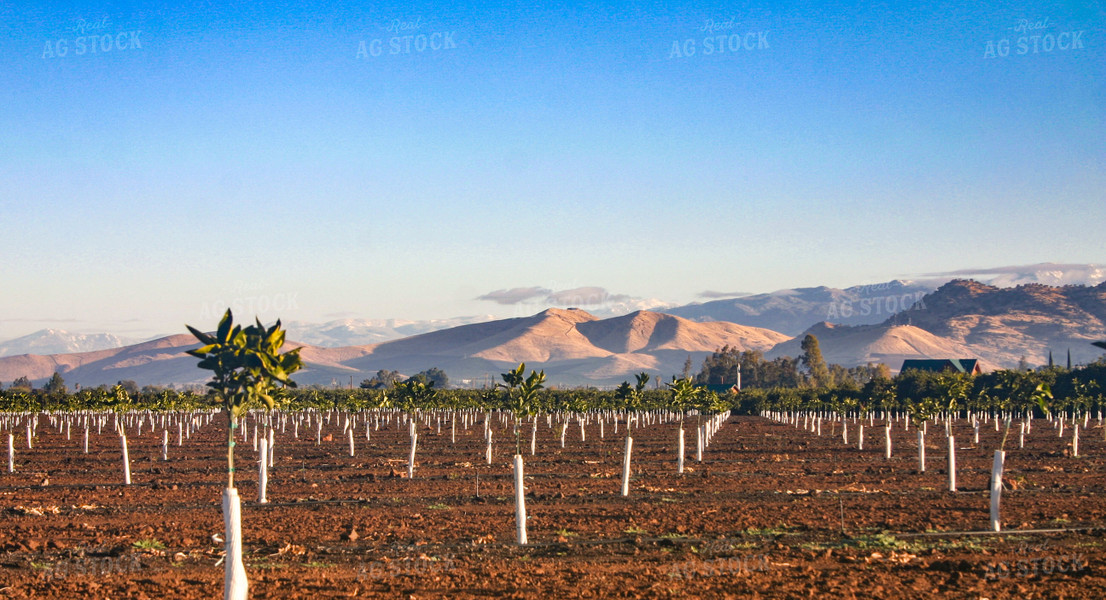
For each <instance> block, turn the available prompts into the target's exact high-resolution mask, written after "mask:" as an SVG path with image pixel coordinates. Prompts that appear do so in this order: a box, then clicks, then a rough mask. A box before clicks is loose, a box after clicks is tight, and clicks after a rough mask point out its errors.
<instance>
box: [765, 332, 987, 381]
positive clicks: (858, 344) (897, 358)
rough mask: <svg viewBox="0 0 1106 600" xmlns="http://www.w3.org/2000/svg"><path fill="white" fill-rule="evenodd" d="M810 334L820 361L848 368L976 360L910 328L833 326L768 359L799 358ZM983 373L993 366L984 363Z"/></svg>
mask: <svg viewBox="0 0 1106 600" xmlns="http://www.w3.org/2000/svg"><path fill="white" fill-rule="evenodd" d="M807 334H812V335H814V336H815V337H816V338H818V345H819V347H820V348H821V350H822V357H823V358H825V360H826V362H827V363H831V364H839V365H844V366H848V367H853V366H857V365H865V364H868V363H873V364H877V363H883V364H886V365H887V366H888V367H890V368H891V370H892V371H894V372H898V370H899V368H900V367H902V362H903V361H904V360H906V359H908V358H976V357H977V356H978V355H977V353H976V350H975V349H973V348H970V347H968V346H966V345H964V344H961V343H958V342H954V341H951V340H948V339H945V338H942V337H939V336H936V335H933V334H932V333H930V332H928V331H926V330H924V329H921V328H920V327H914V326H911V325H858V326H853V327H850V326H847V325H834V324H832V323H819V324H817V325H815V326H813V327H811V328H810V329H808V330H806V331H805V332H803V333H802V334H800V335H799V336H797V337H795V338H794V339H791V340H788V341H786V342H784V343H782V344H779V345H778V346H776V347H775V348H772V350H771V351H770V352H769V353H768V354H767V358H776V357H778V356H791V357H795V356H799V355H801V354H802V349H801V348H800V344H801V343H802V339H803V338H804V337H805V336H806V335H807ZM980 366H981V367H983V369H984V370H990V369H994V368H995V365H993V364H991V363H989V362H987V361H983V363H982V364H981V365H980Z"/></svg>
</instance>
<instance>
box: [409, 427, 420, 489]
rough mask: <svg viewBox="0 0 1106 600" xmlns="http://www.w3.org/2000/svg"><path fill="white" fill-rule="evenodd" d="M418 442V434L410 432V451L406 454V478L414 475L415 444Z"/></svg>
mask: <svg viewBox="0 0 1106 600" xmlns="http://www.w3.org/2000/svg"><path fill="white" fill-rule="evenodd" d="M418 443H419V434H417V433H412V434H411V453H410V454H409V455H407V478H408V479H411V478H413V477H414V476H415V446H416V445H417V444H418Z"/></svg>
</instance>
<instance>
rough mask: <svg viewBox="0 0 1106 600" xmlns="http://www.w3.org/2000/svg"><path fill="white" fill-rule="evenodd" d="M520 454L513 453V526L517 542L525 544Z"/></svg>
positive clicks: (524, 513)
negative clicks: (515, 530)
mask: <svg viewBox="0 0 1106 600" xmlns="http://www.w3.org/2000/svg"><path fill="white" fill-rule="evenodd" d="M523 485H524V481H523V476H522V455H521V454H516V455H515V527H516V529H517V533H518V536H517V537H518V544H519V545H520V546H525V545H526V491H525V489H524V487H523Z"/></svg>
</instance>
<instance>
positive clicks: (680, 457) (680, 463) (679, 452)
mask: <svg viewBox="0 0 1106 600" xmlns="http://www.w3.org/2000/svg"><path fill="white" fill-rule="evenodd" d="M676 472H677V473H683V472H684V428H683V427H680V441H679V443H678V444H677V446H676Z"/></svg>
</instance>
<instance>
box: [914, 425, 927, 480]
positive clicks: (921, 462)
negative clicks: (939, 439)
mask: <svg viewBox="0 0 1106 600" xmlns="http://www.w3.org/2000/svg"><path fill="white" fill-rule="evenodd" d="M916 429H917V430H918V471H920V472H922V473H925V472H926V433H925V428H924V427H917V428H916Z"/></svg>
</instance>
